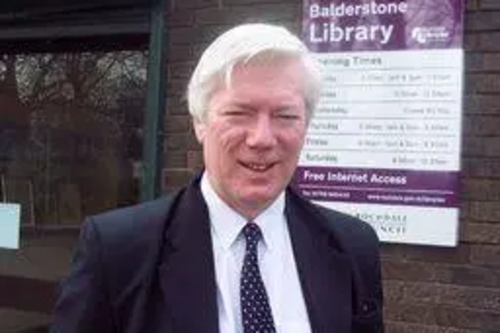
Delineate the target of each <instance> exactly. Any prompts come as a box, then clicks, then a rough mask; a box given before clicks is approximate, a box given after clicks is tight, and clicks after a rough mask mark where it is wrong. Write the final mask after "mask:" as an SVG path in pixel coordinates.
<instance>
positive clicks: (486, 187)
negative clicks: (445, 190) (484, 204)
mask: <svg viewBox="0 0 500 333" xmlns="http://www.w3.org/2000/svg"><path fill="white" fill-rule="evenodd" d="M461 183H462V191H461V192H462V195H463V198H464V199H465V200H488V201H499V203H498V206H499V208H500V179H497V180H495V179H487V178H483V179H477V178H464V179H462V182H461Z"/></svg>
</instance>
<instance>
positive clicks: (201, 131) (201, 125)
mask: <svg viewBox="0 0 500 333" xmlns="http://www.w3.org/2000/svg"><path fill="white" fill-rule="evenodd" d="M193 127H194V133H195V134H196V138H197V139H198V142H199V143H200V144H203V140H204V139H205V133H206V131H207V125H206V124H205V122H203V121H201V120H200V119H198V118H193Z"/></svg>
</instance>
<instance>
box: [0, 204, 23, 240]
mask: <svg viewBox="0 0 500 333" xmlns="http://www.w3.org/2000/svg"><path fill="white" fill-rule="evenodd" d="M20 223H21V205H18V204H4V203H0V248H7V249H18V248H19V228H20Z"/></svg>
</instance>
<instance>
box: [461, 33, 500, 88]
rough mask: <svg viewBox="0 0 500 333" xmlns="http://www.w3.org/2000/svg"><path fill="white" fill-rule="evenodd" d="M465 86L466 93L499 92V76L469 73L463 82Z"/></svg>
mask: <svg viewBox="0 0 500 333" xmlns="http://www.w3.org/2000/svg"><path fill="white" fill-rule="evenodd" d="M499 41H500V39H499ZM465 86H466V91H467V93H493V92H500V75H499V74H496V73H495V74H489V73H488V74H475V73H469V74H468V75H467V78H466V81H465Z"/></svg>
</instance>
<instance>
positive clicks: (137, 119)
mask: <svg viewBox="0 0 500 333" xmlns="http://www.w3.org/2000/svg"><path fill="white" fill-rule="evenodd" d="M146 65H147V52H146V51H115V52H104V51H102V52H81V53H41V54H17V55H11V54H5V55H0V200H1V201H4V202H16V203H21V204H22V209H23V210H22V214H21V215H22V217H21V219H22V223H23V224H25V225H52V226H53V225H58V226H62V225H78V224H79V223H81V221H82V219H83V218H84V217H85V216H88V215H91V214H95V213H98V212H100V211H104V210H106V209H110V208H115V207H118V206H122V205H128V204H131V203H135V202H137V201H138V200H139V172H138V167H139V165H140V160H141V149H142V135H141V129H142V125H143V118H144V105H145V98H146V79H147V78H146Z"/></svg>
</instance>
